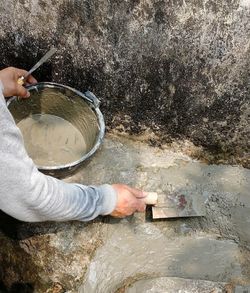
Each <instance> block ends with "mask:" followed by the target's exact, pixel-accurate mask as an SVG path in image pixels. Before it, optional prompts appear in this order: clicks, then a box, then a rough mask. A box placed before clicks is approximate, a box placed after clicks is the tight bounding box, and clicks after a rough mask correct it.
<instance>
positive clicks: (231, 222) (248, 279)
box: [0, 135, 250, 293]
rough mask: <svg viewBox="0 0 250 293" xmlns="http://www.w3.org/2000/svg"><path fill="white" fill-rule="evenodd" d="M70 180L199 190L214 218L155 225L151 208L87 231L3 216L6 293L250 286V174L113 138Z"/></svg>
mask: <svg viewBox="0 0 250 293" xmlns="http://www.w3.org/2000/svg"><path fill="white" fill-rule="evenodd" d="M66 181H68V182H81V183H83V184H101V183H104V182H111V183H112V182H123V183H127V184H131V185H133V186H137V187H139V188H143V189H144V190H151V191H162V192H166V193H169V192H184V191H185V190H187V189H188V190H190V191H192V190H193V191H194V190H196V191H198V192H199V194H200V197H201V198H202V199H203V200H204V202H205V203H206V204H205V208H206V216H205V217H204V218H190V219H176V220H163V221H152V219H151V215H150V210H148V211H147V213H146V215H145V214H135V215H134V216H132V217H129V218H127V219H123V220H118V219H111V218H109V217H106V218H101V219H97V220H96V221H93V222H90V223H88V224H86V223H79V222H77V223H76V222H72V223H41V224H35V223H34V224H27V223H20V222H17V221H14V220H12V221H10V219H9V218H7V217H3V218H1V219H0V223H1V225H0V226H1V231H2V232H1V234H0V244H1V245H0V280H2V282H3V283H4V286H5V287H8V288H9V287H12V288H15V287H17V288H21V291H19V292H25V291H24V288H25V290H27V292H33V291H28V290H32V287H33V288H34V289H35V291H34V292H38V293H40V292H41V293H44V292H47V293H55V292H57V293H58V292H71V293H73V292H74V293H75V292H84V293H85V292H89V293H92V292H93V293H98V292H100V293H106V292H107V293H109V292H110V293H111V292H119V293H120V292H124V291H122V290H125V289H126V288H128V287H129V285H132V284H134V283H135V282H136V281H139V280H144V281H146V282H147V279H152V278H159V277H176V278H184V279H193V280H204V281H211V282H214V283H215V284H216V283H221V282H226V283H228V284H230V285H231V286H234V285H235V284H236V285H238V286H244V285H249V284H250V266H249V263H250V252H249V243H250V226H249V225H247V224H246V222H249V213H248V211H249V209H250V199H249V190H250V171H249V170H247V169H244V168H242V167H230V166H225V165H219V166H216V165H210V166H208V165H206V164H203V163H200V162H196V161H193V160H191V159H190V158H189V157H188V156H186V155H183V154H182V153H180V152H173V151H172V150H169V149H167V148H166V149H160V148H154V147H149V146H147V145H146V144H144V143H141V142H138V141H134V140H130V139H128V138H124V137H117V136H113V135H112V136H109V137H107V138H106V140H105V142H104V144H103V146H102V148H101V150H100V151H99V152H98V153H97V154H96V155H95V157H94V158H93V159H92V160H91V161H90V162H89V163H88V164H87V165H86V166H83V168H82V169H81V170H79V171H78V172H77V173H76V174H75V175H73V176H72V177H69V178H67V179H66ZM6 235H7V236H6ZM142 282H143V281H142ZM190 282H191V281H190ZM194 282H195V281H194ZM197 282H198V281H197ZM139 284H140V283H139ZM189 284H190V286H191V284H192V283H189ZM193 284H194V285H193V288H194V289H195V288H196V287H195V286H196V285H195V283H193ZM197 284H198V283H197ZM135 286H136V285H135ZM124 288H125V289H124ZM176 288H178V285H176ZM0 289H1V287H0ZM0 291H1V290H0ZM15 292H16V291H15ZM17 292H18V291H17ZM176 292H177V291H176ZM194 292H195V291H194ZM197 292H199V291H197ZM201 292H204V291H201Z"/></svg>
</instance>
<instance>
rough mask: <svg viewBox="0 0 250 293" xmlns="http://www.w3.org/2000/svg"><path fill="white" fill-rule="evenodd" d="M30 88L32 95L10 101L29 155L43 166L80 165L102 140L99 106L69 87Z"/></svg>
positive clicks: (40, 166)
mask: <svg viewBox="0 0 250 293" xmlns="http://www.w3.org/2000/svg"><path fill="white" fill-rule="evenodd" d="M30 92H31V98H30V99H28V100H21V99H18V98H16V99H15V100H14V101H12V102H11V103H10V104H9V109H10V111H11V112H12V114H13V116H14V118H15V122H16V124H17V126H18V127H19V129H20V130H21V133H22V135H23V140H24V144H25V148H26V150H27V153H28V155H29V156H30V157H31V158H32V159H33V161H34V162H35V164H36V165H37V166H38V168H40V169H43V168H48V169H49V168H50V167H51V168H60V167H61V166H67V165H77V164H78V163H79V162H80V161H81V159H82V158H83V157H84V156H86V155H87V154H88V153H89V152H91V150H92V149H93V148H94V147H95V144H96V143H97V140H98V139H97V138H98V134H99V132H100V125H99V121H98V117H97V115H96V113H95V111H94V110H95V109H92V107H91V106H90V105H89V104H88V103H87V102H86V101H84V100H83V99H82V98H81V97H79V96H77V95H76V94H74V93H73V92H70V91H69V90H68V92H65V90H62V89H61V88H50V87H43V88H39V90H37V88H34V89H33V90H31V91H30Z"/></svg>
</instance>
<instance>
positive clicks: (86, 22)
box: [0, 0, 250, 167]
mask: <svg viewBox="0 0 250 293" xmlns="http://www.w3.org/2000/svg"><path fill="white" fill-rule="evenodd" d="M0 11H1V12H0V15H1V18H0V49H1V52H2V55H1V56H2V58H1V61H0V66H1V67H3V66H8V65H14V66H18V67H25V68H27V69H28V68H30V67H31V66H32V65H33V64H34V63H35V62H36V61H37V59H38V58H39V57H41V55H42V54H43V53H44V52H45V51H46V50H47V49H48V47H50V46H51V45H55V46H56V47H58V53H57V56H56V57H54V58H53V59H52V60H51V61H50V62H48V63H47V64H46V65H43V67H42V68H40V69H39V70H38V71H37V72H36V73H35V75H36V76H37V78H38V79H39V80H46V81H55V82H59V83H63V84H67V85H71V86H73V87H76V88H77V89H79V90H84V89H90V90H92V91H93V92H94V93H95V94H96V95H97V96H98V97H99V98H100V99H101V101H102V110H103V112H104V114H105V117H106V122H107V125H108V128H109V129H111V128H115V129H117V130H119V131H125V132H129V133H133V134H138V133H143V132H144V131H145V129H150V130H151V131H153V132H154V133H155V134H156V135H157V136H156V137H149V138H148V141H149V142H150V143H151V144H156V145H157V144H161V143H162V142H175V141H184V140H188V141H190V142H192V143H193V144H194V145H195V146H198V147H202V149H203V151H202V152H199V154H196V155H199V157H204V158H206V159H207V160H208V161H212V162H229V163H233V164H235V163H241V164H243V165H244V166H246V167H249V164H250V163H249V160H250V156H249V141H250V140H249V137H250V134H249V115H250V112H249V111H250V107H249V88H250V84H249V80H250V73H249V60H250V58H249V54H250V49H249V48H250V47H249V37H250V22H249V17H250V5H249V2H248V0H232V1H226V0H222V1H205V0H190V1H168V0H161V1H153V0H146V1H139V0H137V1H131V0H128V1H111V2H110V1H100V0H94V1H89V0H82V1H79V0H67V1H66V0H62V1H55V0H48V1H42V0H39V1H37V0H17V1H16V0H9V1H2V2H1V3H0Z"/></svg>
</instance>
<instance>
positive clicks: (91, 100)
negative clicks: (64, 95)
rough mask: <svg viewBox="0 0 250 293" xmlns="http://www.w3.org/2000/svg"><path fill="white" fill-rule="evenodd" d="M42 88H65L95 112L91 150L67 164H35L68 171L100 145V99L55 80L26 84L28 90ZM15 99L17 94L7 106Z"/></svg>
mask: <svg viewBox="0 0 250 293" xmlns="http://www.w3.org/2000/svg"><path fill="white" fill-rule="evenodd" d="M44 88H60V89H64V90H65V89H67V90H69V91H71V92H73V93H74V94H76V95H77V96H79V97H80V98H82V99H83V100H84V101H85V102H87V103H88V104H89V105H90V107H91V108H92V110H93V111H94V112H95V114H96V117H97V120H98V126H99V133H98V136H97V138H96V141H95V144H94V146H93V147H92V148H91V150H90V151H89V152H88V153H87V154H85V155H83V156H82V157H81V158H80V159H79V160H76V161H74V162H71V163H68V164H63V165H57V166H46V165H45V166H42V165H36V167H37V168H38V170H41V171H64V170H68V171H70V170H71V169H72V168H75V167H77V166H79V165H80V164H81V163H83V162H84V161H86V160H87V159H89V158H90V157H91V156H92V155H93V154H94V153H95V152H96V151H97V150H98V149H99V147H100V145H101V144H102V142H103V139H104V135H105V122H104V117H103V114H102V112H101V111H100V109H99V105H100V101H99V99H97V97H96V96H95V95H94V94H93V93H92V92H90V91H86V92H84V93H83V92H81V91H79V90H77V89H74V88H72V87H70V86H67V85H63V84H59V83H55V82H39V83H36V84H33V85H28V86H26V89H27V90H28V91H29V90H37V91H38V90H39V89H44ZM17 99H18V97H17V96H14V97H12V98H10V99H9V100H8V101H7V107H9V106H10V104H11V103H12V102H14V101H16V100H17Z"/></svg>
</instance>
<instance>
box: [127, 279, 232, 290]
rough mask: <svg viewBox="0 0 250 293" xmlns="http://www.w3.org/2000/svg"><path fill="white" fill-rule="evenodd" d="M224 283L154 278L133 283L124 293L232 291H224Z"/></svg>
mask: <svg viewBox="0 0 250 293" xmlns="http://www.w3.org/2000/svg"><path fill="white" fill-rule="evenodd" d="M225 288H226V284H225V283H215V282H209V281H203V280H191V279H180V278H155V279H151V280H142V281H138V282H136V283H135V284H133V285H132V286H131V287H130V288H128V289H127V290H126V293H140V292H143V293H166V292H167V293H176V292H178V293H187V292H188V293H201V292H202V293H225V292H226V293H233V291H232V290H231V291H225Z"/></svg>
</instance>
